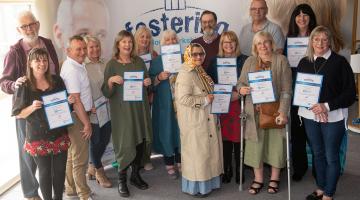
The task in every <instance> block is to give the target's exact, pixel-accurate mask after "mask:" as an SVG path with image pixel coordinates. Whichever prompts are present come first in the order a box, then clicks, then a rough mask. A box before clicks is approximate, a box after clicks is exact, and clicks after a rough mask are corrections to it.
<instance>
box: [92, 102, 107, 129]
mask: <svg viewBox="0 0 360 200" xmlns="http://www.w3.org/2000/svg"><path fill="white" fill-rule="evenodd" d="M107 102H108V100H107V99H106V98H105V97H104V96H102V97H99V98H98V99H96V100H95V101H94V105H95V108H96V116H97V118H98V121H99V126H100V128H101V127H103V126H104V125H105V124H106V123H107V122H108V121H110V116H109V111H108V106H107Z"/></svg>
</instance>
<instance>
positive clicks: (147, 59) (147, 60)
mask: <svg viewBox="0 0 360 200" xmlns="http://www.w3.org/2000/svg"><path fill="white" fill-rule="evenodd" d="M140 58H141V59H143V61H144V62H145V65H146V69H147V70H148V71H149V68H150V61H151V54H149V53H148V54H144V55H141V56H140Z"/></svg>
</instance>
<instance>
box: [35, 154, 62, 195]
mask: <svg viewBox="0 0 360 200" xmlns="http://www.w3.org/2000/svg"><path fill="white" fill-rule="evenodd" d="M34 160H35V162H36V164H37V166H38V168H39V182H40V190H41V193H42V196H43V199H44V200H61V199H62V195H63V192H64V182H65V170H66V160H67V151H65V152H61V153H59V154H56V155H48V156H37V157H34ZM52 189H54V198H53V196H52Z"/></svg>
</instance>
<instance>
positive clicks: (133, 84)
mask: <svg viewBox="0 0 360 200" xmlns="http://www.w3.org/2000/svg"><path fill="white" fill-rule="evenodd" d="M143 81H144V72H143V71H137V72H124V101H142V100H143Z"/></svg>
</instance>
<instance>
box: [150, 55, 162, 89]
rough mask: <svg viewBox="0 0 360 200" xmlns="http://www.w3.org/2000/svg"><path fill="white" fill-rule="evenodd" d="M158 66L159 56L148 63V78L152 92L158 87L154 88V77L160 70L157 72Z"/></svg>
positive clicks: (159, 62) (159, 63)
mask: <svg viewBox="0 0 360 200" xmlns="http://www.w3.org/2000/svg"><path fill="white" fill-rule="evenodd" d="M159 65H162V63H161V57H160V56H158V57H156V58H154V59H153V60H151V61H150V68H149V76H150V78H151V83H152V84H151V85H152V87H153V88H152V89H153V91H156V89H157V86H158V85H156V86H155V85H154V83H155V79H156V76H157V75H159V74H160V70H158V69H159Z"/></svg>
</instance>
